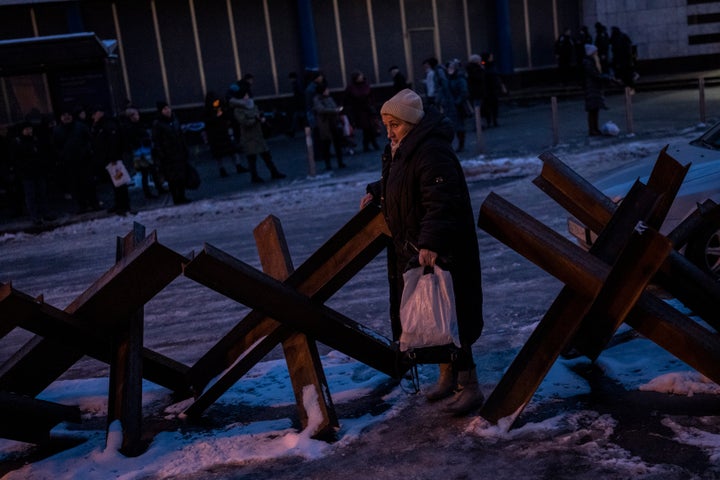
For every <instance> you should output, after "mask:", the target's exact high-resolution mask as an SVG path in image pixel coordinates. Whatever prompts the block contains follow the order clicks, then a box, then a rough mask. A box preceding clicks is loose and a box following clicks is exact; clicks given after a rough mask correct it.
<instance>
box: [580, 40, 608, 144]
mask: <svg viewBox="0 0 720 480" xmlns="http://www.w3.org/2000/svg"><path fill="white" fill-rule="evenodd" d="M583 72H584V74H585V80H584V85H585V88H584V90H585V111H586V112H587V122H588V135H590V136H591V137H595V136H598V135H601V133H600V126H599V116H600V109H601V108H603V109H604V108H607V106H606V105H605V97H604V96H603V82H604V81H605V79H606V78H607V75H604V74H603V73H602V71H601V67H600V58H599V57H598V49H597V47H596V46H595V45H591V44H587V45H585V58H584V59H583Z"/></svg>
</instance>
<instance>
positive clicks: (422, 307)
mask: <svg viewBox="0 0 720 480" xmlns="http://www.w3.org/2000/svg"><path fill="white" fill-rule="evenodd" d="M424 270H425V267H417V268H411V269H410V270H408V271H406V272H405V273H404V274H403V281H404V282H405V287H404V288H403V293H402V299H401V300H400V324H401V325H402V333H401V334H400V351H402V352H404V351H407V350H408V349H410V348H422V347H432V346H440V345H448V344H450V343H454V344H455V346H457V347H458V348H459V347H460V336H459V335H458V326H457V314H456V312H455V293H454V291H453V283H452V277H451V276H450V272H448V271H445V270H443V269H442V268H440V267H438V266H437V265H435V266H434V267H432V268H431V269H430V270H431V271H430V273H424Z"/></svg>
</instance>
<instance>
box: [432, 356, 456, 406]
mask: <svg viewBox="0 0 720 480" xmlns="http://www.w3.org/2000/svg"><path fill="white" fill-rule="evenodd" d="M438 366H439V367H440V376H439V377H438V381H437V383H436V384H435V385H433V386H432V387H430V388H428V389H427V391H426V392H425V398H427V399H428V401H431V402H435V401H437V400H442V399H443V398H446V397H449V396H450V395H452V393H453V392H454V391H455V388H456V387H457V378H456V375H455V373H454V372H453V368H452V365H451V364H449V363H441V364H440V365H438Z"/></svg>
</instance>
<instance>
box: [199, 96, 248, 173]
mask: <svg viewBox="0 0 720 480" xmlns="http://www.w3.org/2000/svg"><path fill="white" fill-rule="evenodd" d="M231 117H232V111H231V110H230V108H227V107H226V105H225V102H223V100H222V99H221V98H220V96H219V95H217V94H216V93H215V92H208V93H207V94H206V95H205V134H206V135H207V141H208V144H209V145H210V154H211V155H212V157H213V158H214V159H215V162H216V163H217V165H218V172H219V173H220V177H222V178H226V177H228V176H229V174H228V172H227V170H226V169H225V167H224V166H223V160H224V159H225V158H230V159H231V160H232V162H233V164H234V165H235V171H236V172H237V173H247V172H248V169H247V168H245V167H244V166H243V165H242V164H241V163H240V160H239V158H240V148H239V147H238V145H237V144H236V143H235V141H234V139H233V138H232V137H231V136H230V126H231V123H232V122H231Z"/></svg>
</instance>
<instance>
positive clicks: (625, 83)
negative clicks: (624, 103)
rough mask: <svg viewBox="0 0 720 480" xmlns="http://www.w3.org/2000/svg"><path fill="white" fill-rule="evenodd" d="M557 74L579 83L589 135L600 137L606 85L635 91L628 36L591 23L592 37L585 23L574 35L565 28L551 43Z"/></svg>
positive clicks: (632, 52)
mask: <svg viewBox="0 0 720 480" xmlns="http://www.w3.org/2000/svg"><path fill="white" fill-rule="evenodd" d="M555 57H556V59H557V64H558V76H559V78H560V81H561V82H562V83H563V84H564V85H569V84H573V83H576V82H577V83H579V84H580V85H581V86H582V87H583V91H584V94H585V111H586V112H587V124H588V135H589V136H593V137H594V136H600V135H602V134H603V133H602V131H601V128H600V125H599V124H600V120H599V116H600V110H603V109H606V108H607V106H606V104H605V97H604V89H605V88H606V87H608V86H609V85H617V86H621V87H625V88H626V89H627V92H628V93H629V94H630V95H634V94H635V82H636V81H637V79H638V78H639V75H638V73H637V71H636V70H635V62H636V59H637V58H636V57H637V53H636V49H635V46H634V45H633V42H632V40H631V39H630V36H629V35H628V34H627V33H625V32H623V31H622V30H620V28H619V27H616V26H613V27H611V28H610V34H608V30H607V27H606V26H605V25H603V24H602V23H601V22H596V23H595V37H594V38H593V36H592V35H591V34H590V31H589V29H588V27H587V26H582V27H580V29H579V31H578V32H577V34H576V35H573V32H572V29H570V28H566V29H565V31H564V32H563V33H562V34H561V35H560V36H559V37H558V39H557V40H556V42H555Z"/></svg>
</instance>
